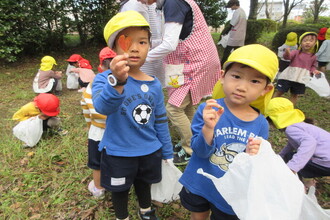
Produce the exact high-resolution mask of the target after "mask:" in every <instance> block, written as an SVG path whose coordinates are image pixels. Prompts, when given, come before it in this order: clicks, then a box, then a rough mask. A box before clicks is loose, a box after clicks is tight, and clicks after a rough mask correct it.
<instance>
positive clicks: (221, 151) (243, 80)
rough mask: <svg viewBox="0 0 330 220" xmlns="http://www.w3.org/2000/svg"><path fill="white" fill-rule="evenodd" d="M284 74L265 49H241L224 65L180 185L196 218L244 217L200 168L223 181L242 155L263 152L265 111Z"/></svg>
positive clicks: (199, 120) (199, 119)
mask: <svg viewBox="0 0 330 220" xmlns="http://www.w3.org/2000/svg"><path fill="white" fill-rule="evenodd" d="M277 70H278V60H277V57H276V54H275V53H273V52H272V51H270V50H269V49H267V48H266V47H264V46H262V45H257V44H252V45H247V46H243V47H240V48H238V49H236V50H235V51H234V52H233V53H232V54H231V55H230V56H229V58H228V60H227V61H226V63H225V64H224V71H222V73H221V77H220V82H219V83H217V85H216V86H215V88H214V94H213V95H214V96H215V97H214V96H213V97H214V98H218V99H209V100H207V101H206V103H203V104H201V105H200V106H199V107H198V109H197V111H196V113H195V116H194V118H193V122H192V126H191V127H192V132H193V137H192V141H191V147H192V149H193V154H192V157H191V159H190V162H189V164H188V166H187V167H186V169H185V171H184V173H183V175H182V177H181V178H180V180H179V181H180V183H182V185H183V186H184V187H183V189H182V191H181V192H180V198H181V203H182V205H183V206H184V207H185V208H186V209H188V210H189V211H191V219H199V220H201V219H208V218H209V215H210V211H211V218H210V219H212V220H218V219H219V220H220V219H226V220H227V219H229V220H231V219H238V218H237V216H236V215H235V213H234V211H233V209H232V208H231V207H230V205H229V204H228V203H227V201H225V200H224V198H223V197H222V196H221V195H220V193H219V192H218V191H217V190H216V188H215V186H214V184H213V183H212V181H211V180H210V179H208V178H206V177H204V176H203V175H200V174H198V173H197V172H196V171H197V169H199V168H203V170H204V171H205V172H207V173H210V174H212V175H214V176H216V177H217V178H220V177H221V176H223V175H224V174H225V173H226V171H227V170H228V168H229V165H230V163H231V162H232V161H233V159H234V158H235V156H236V155H237V154H238V153H241V152H244V151H245V152H246V153H249V154H250V155H254V154H256V153H258V150H259V147H260V143H261V140H260V139H258V138H257V137H262V138H264V139H267V138H268V128H269V126H268V122H267V120H266V119H265V117H264V116H263V115H261V113H263V112H264V109H265V106H267V103H268V102H269V100H270V98H271V96H272V94H273V91H274V87H273V85H272V81H273V80H274V77H275V75H276V72H277Z"/></svg>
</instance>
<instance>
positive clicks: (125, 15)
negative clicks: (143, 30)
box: [103, 11, 149, 48]
mask: <svg viewBox="0 0 330 220" xmlns="http://www.w3.org/2000/svg"><path fill="white" fill-rule="evenodd" d="M142 26H148V27H149V23H148V22H147V21H146V19H145V18H144V17H143V16H142V15H141V14H140V13H139V12H136V11H125V12H119V13H118V14H116V15H115V16H113V17H112V18H111V19H110V20H109V21H108V23H107V24H106V25H105V27H104V31H103V35H104V39H105V41H106V42H107V44H108V46H109V47H110V48H113V43H114V41H115V39H116V36H117V34H118V33H119V32H120V31H122V30H123V29H125V28H128V27H142Z"/></svg>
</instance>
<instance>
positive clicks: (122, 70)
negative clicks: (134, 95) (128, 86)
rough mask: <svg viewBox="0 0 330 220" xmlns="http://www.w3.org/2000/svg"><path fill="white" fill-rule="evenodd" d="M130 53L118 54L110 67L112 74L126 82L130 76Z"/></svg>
mask: <svg viewBox="0 0 330 220" xmlns="http://www.w3.org/2000/svg"><path fill="white" fill-rule="evenodd" d="M127 60H128V54H127V53H124V54H123V55H117V56H116V57H115V58H113V59H112V61H111V63H110V69H111V71H112V74H113V75H114V76H115V77H116V78H117V79H118V81H120V82H124V81H125V80H126V79H127V77H128V71H129V69H130V68H129V66H127V63H128V61H127Z"/></svg>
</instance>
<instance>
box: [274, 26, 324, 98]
mask: <svg viewBox="0 0 330 220" xmlns="http://www.w3.org/2000/svg"><path fill="white" fill-rule="evenodd" d="M297 42H298V38H297V34H296V33H295V32H290V33H288V34H287V37H286V41H285V43H284V44H283V45H282V46H280V47H279V48H278V57H279V58H280V61H279V62H280V67H279V73H278V76H277V79H278V81H277V85H276V89H277V91H276V92H275V94H274V96H275V97H281V96H282V95H283V94H284V93H286V92H288V91H290V95H291V97H290V100H291V101H292V102H293V104H296V103H297V100H298V97H299V95H303V94H305V90H306V86H305V84H306V83H307V82H308V81H309V79H310V76H311V75H316V76H317V75H319V74H320V73H321V72H325V71H326V66H327V65H328V63H329V62H330V29H326V28H321V30H320V33H319V34H317V33H316V32H305V33H303V34H302V35H301V36H300V37H299V42H298V43H299V47H298V45H297ZM320 42H322V45H321V47H320V49H319V43H320Z"/></svg>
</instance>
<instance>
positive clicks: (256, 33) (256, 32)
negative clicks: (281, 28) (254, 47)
mask: <svg viewBox="0 0 330 220" xmlns="http://www.w3.org/2000/svg"><path fill="white" fill-rule="evenodd" d="M276 29H277V24H276V22H275V21H273V20H270V19H259V20H248V22H247V29H246V37H245V44H253V43H256V42H257V40H258V39H259V38H260V37H261V34H262V33H263V32H274V31H276Z"/></svg>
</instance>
